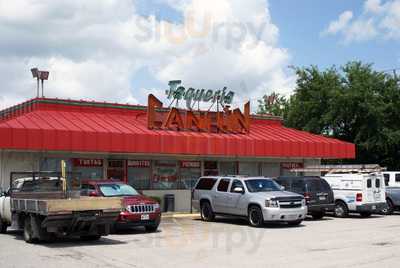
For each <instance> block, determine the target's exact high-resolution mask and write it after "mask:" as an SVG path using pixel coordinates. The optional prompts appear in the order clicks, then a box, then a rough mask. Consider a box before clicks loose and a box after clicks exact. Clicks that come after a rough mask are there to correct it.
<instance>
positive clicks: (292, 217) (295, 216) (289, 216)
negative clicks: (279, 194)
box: [287, 215, 297, 220]
mask: <svg viewBox="0 0 400 268" xmlns="http://www.w3.org/2000/svg"><path fill="white" fill-rule="evenodd" d="M287 218H288V219H289V220H293V219H296V218H297V215H288V216H287Z"/></svg>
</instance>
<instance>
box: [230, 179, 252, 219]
mask: <svg viewBox="0 0 400 268" xmlns="http://www.w3.org/2000/svg"><path fill="white" fill-rule="evenodd" d="M235 187H242V188H243V190H245V188H244V185H243V183H242V182H241V181H240V180H233V182H232V185H231V188H230V190H229V193H228V195H229V197H228V198H229V202H228V204H227V205H228V210H229V214H233V215H246V212H247V209H246V208H245V207H246V205H245V202H242V201H243V200H244V198H245V197H244V194H242V193H235V192H233V189H235ZM245 191H246V190H245Z"/></svg>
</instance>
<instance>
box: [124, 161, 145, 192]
mask: <svg viewBox="0 0 400 268" xmlns="http://www.w3.org/2000/svg"><path fill="white" fill-rule="evenodd" d="M150 164H151V162H150V160H128V183H129V184H130V185H132V187H133V188H135V189H137V190H147V189H150Z"/></svg>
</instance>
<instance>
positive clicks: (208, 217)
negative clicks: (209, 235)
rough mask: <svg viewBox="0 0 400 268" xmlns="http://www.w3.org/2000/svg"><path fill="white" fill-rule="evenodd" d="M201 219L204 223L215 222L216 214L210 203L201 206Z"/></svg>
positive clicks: (206, 202)
mask: <svg viewBox="0 0 400 268" xmlns="http://www.w3.org/2000/svg"><path fill="white" fill-rule="evenodd" d="M201 219H202V220H203V221H213V220H214V219H215V214H214V212H213V210H212V207H211V205H210V203H209V202H208V201H205V202H203V203H202V204H201Z"/></svg>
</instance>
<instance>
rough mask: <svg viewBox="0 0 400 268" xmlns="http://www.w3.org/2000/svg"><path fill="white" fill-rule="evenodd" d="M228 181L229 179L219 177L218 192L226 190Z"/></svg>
mask: <svg viewBox="0 0 400 268" xmlns="http://www.w3.org/2000/svg"><path fill="white" fill-rule="evenodd" d="M230 181H231V180H229V179H221V180H220V181H219V183H218V187H217V190H218V192H227V191H228V187H229V183H230Z"/></svg>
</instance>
